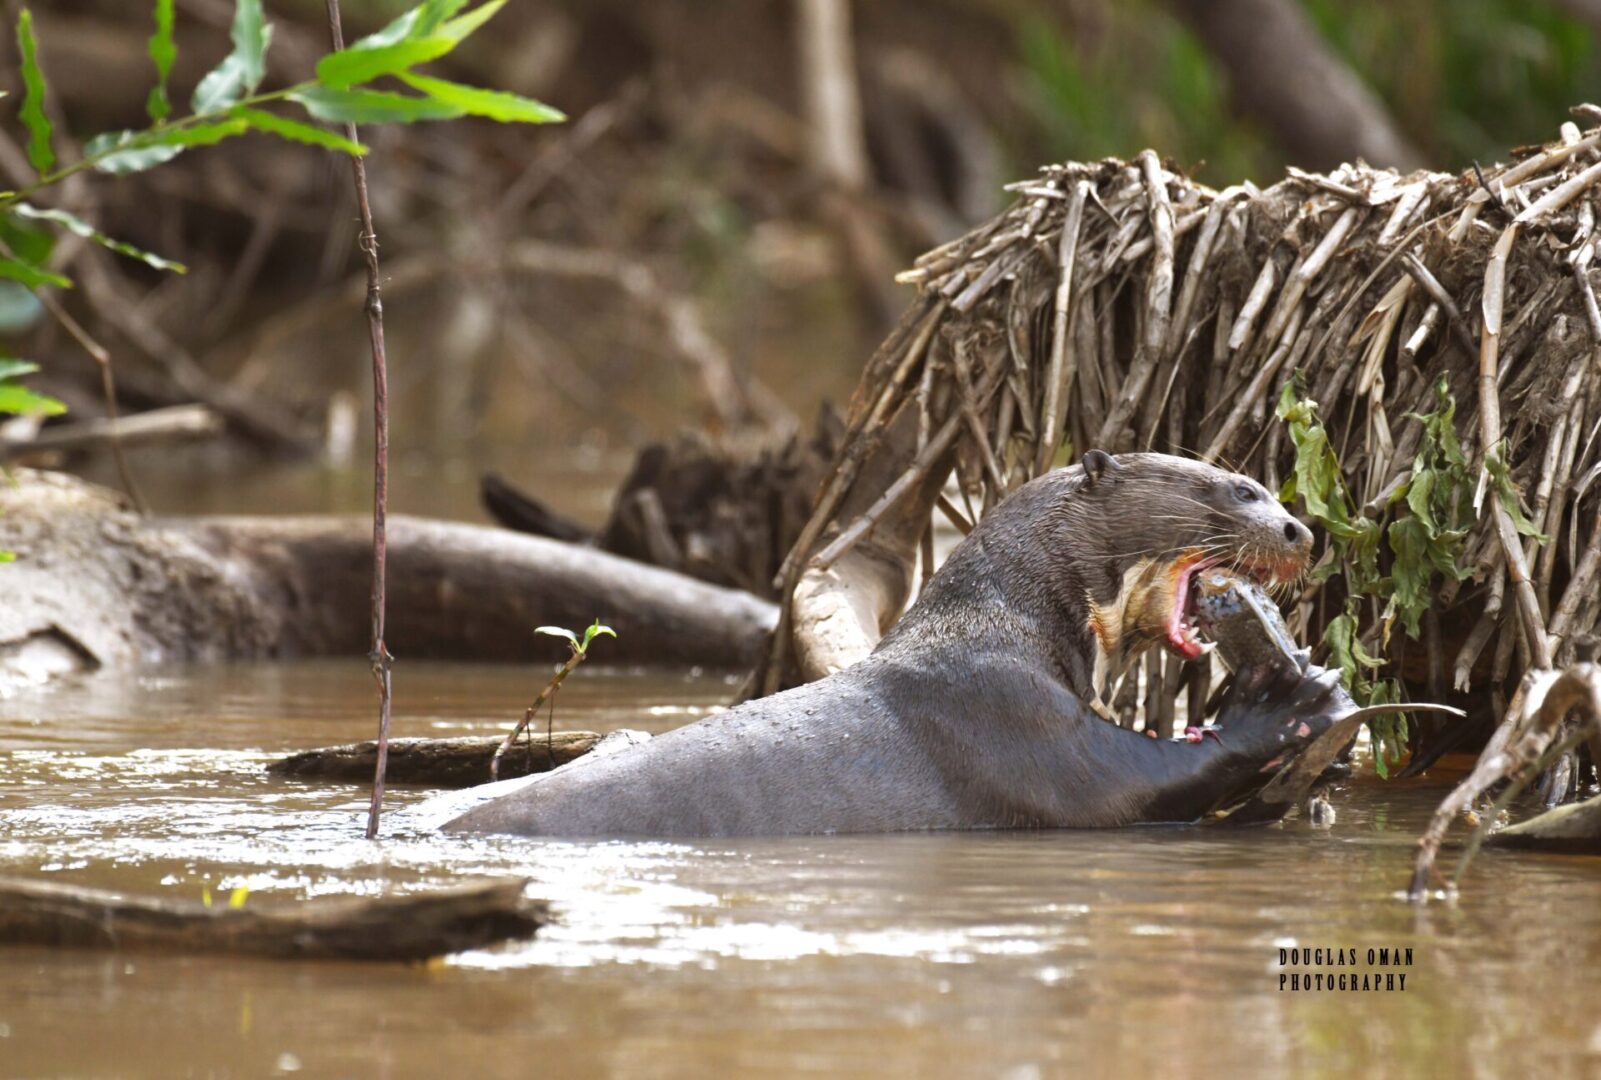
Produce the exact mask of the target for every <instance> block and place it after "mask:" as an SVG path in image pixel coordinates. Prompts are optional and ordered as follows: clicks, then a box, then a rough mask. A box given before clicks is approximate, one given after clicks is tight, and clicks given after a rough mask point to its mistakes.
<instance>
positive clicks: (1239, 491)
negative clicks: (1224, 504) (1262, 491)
mask: <svg viewBox="0 0 1601 1080" xmlns="http://www.w3.org/2000/svg"><path fill="white" fill-rule="evenodd" d="M1234 497H1235V498H1236V499H1238V500H1240V501H1241V502H1256V501H1257V500H1258V499H1260V498H1261V496H1260V495H1258V494H1257V493H1256V489H1255V488H1254V487H1252V486H1251V485H1250V484H1235V485H1234Z"/></svg>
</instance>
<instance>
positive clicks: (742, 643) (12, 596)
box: [0, 469, 776, 668]
mask: <svg viewBox="0 0 1601 1080" xmlns="http://www.w3.org/2000/svg"><path fill="white" fill-rule="evenodd" d="M14 476H15V479H16V483H15V484H8V485H3V486H0V551H5V550H9V551H13V552H15V553H16V555H17V561H16V562H15V563H13V564H10V565H8V566H7V567H6V569H5V603H4V604H3V605H0V664H3V662H4V657H5V655H6V650H5V648H4V647H5V646H8V645H13V644H15V643H21V642H26V641H29V640H30V639H36V638H40V637H44V636H54V637H56V638H59V639H60V640H61V641H64V642H65V643H66V644H67V645H68V646H69V647H70V648H71V649H72V650H76V652H77V653H80V654H81V656H82V658H83V660H84V663H85V664H86V665H87V666H91V667H92V666H95V665H128V664H138V663H157V662H162V661H171V660H216V659H229V658H247V659H248V658H279V657H295V656H364V655H365V654H366V651H367V647H368V641H367V636H368V633H369V631H370V627H369V626H368V624H367V621H366V614H365V613H366V610H367V598H368V590H369V589H370V588H371V581H370V579H369V560H370V558H371V534H370V530H371V525H370V523H369V522H368V521H366V520H365V519H363V518H358V517H354V516H350V517H345V516H304V517H197V518H165V519H163V518H141V517H139V516H138V515H137V514H135V513H133V512H132V511H131V510H130V509H129V508H128V507H127V506H126V505H125V504H124V503H123V502H122V501H121V500H120V499H118V498H117V497H116V496H115V495H113V494H112V493H110V492H108V491H105V490H104V489H101V488H97V487H95V486H93V485H90V484H86V483H84V482H82V481H79V480H76V479H74V478H72V477H68V476H64V475H61V474H55V473H42V472H35V471H32V470H27V469H19V470H16V471H15V473H14ZM389 573H390V584H389V635H388V642H389V646H390V648H391V649H392V650H393V651H394V652H395V654H396V655H398V656H401V657H404V658H407V659H425V658H434V659H463V660H496V661H535V660H548V659H551V654H552V650H553V649H554V648H555V646H554V645H553V644H552V643H551V642H550V640H549V639H545V638H539V637H536V636H535V635H534V633H533V628H534V627H535V626H536V625H540V624H556V625H564V626H582V625H586V624H588V623H589V622H590V620H592V619H595V618H600V619H601V620H602V621H604V622H606V623H608V624H609V625H611V626H612V627H614V628H615V629H616V631H617V634H618V638H617V640H616V641H615V642H610V641H608V642H607V646H608V648H607V650H606V657H607V659H608V661H615V662H619V663H641V662H649V663H661V664H700V665H704V666H708V667H724V668H739V667H749V666H750V665H752V664H753V663H754V662H755V661H756V659H757V657H758V655H759V653H760V651H761V649H762V647H763V645H764V644H765V642H766V638H767V633H768V631H769V630H770V628H771V627H772V626H773V624H774V622H775V621H776V612H775V610H774V608H773V607H772V605H770V604H768V603H766V602H764V601H762V600H759V599H757V598H755V597H753V596H750V595H748V594H746V593H743V592H738V591H735V590H731V589H722V588H718V587H716V586H712V585H708V584H705V583H704V582H700V581H696V580H694V579H692V578H689V577H686V576H684V575H681V574H675V573H672V572H670V571H667V570H662V569H658V568H656V567H651V566H644V565H642V564H640V563H636V562H632V561H629V560H627V559H621V558H618V557H616V556H613V555H607V554H605V553H603V552H597V551H593V550H591V549H588V548H582V547H575V546H572V545H568V544H561V543H557V542H555V541H551V540H542V539H537V538H535V537H529V536H521V535H517V534H514V533H509V532H506V531H504V530H501V529H493V528H486V527H483V526H477V525H466V524H458V523H453V522H443V521H427V520H423V519H420V518H414V517H406V516H397V517H393V518H391V519H390V528H389Z"/></svg>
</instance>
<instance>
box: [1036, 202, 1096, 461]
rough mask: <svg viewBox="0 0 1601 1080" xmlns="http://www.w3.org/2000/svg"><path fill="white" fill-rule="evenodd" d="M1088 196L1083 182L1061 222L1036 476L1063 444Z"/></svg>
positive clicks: (1071, 378) (1068, 205)
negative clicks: (1074, 301) (1080, 245)
mask: <svg viewBox="0 0 1601 1080" xmlns="http://www.w3.org/2000/svg"><path fill="white" fill-rule="evenodd" d="M1089 193H1090V184H1089V181H1087V180H1080V181H1079V182H1078V183H1077V184H1075V185H1073V196H1072V201H1071V202H1069V203H1068V204H1067V216H1066V218H1064V219H1063V221H1062V237H1061V243H1060V244H1059V245H1058V249H1057V261H1056V274H1057V278H1056V296H1055V298H1054V300H1053V303H1052V309H1051V360H1050V367H1049V369H1048V370H1047V372H1046V375H1045V408H1044V410H1043V411H1044V413H1045V415H1044V416H1043V417H1041V418H1040V428H1041V432H1040V444H1039V447H1038V449H1037V450H1036V451H1035V454H1034V472H1035V474H1036V475H1038V474H1039V473H1043V472H1044V471H1045V467H1046V466H1047V465H1048V464H1050V461H1051V456H1052V455H1053V454H1055V453H1056V446H1057V444H1058V443H1060V442H1061V441H1062V408H1063V402H1062V398H1063V395H1064V394H1066V392H1067V387H1068V386H1069V385H1070V384H1071V383H1072V381H1073V371H1072V369H1070V368H1069V367H1068V365H1067V355H1068V331H1069V329H1070V322H1071V320H1070V318H1069V315H1070V312H1071V308H1070V307H1069V304H1070V303H1071V301H1072V297H1073V264H1074V262H1075V261H1076V260H1077V258H1078V235H1079V230H1080V228H1081V225H1082V221H1083V218H1084V201H1085V200H1086V199H1087V198H1088V197H1089Z"/></svg>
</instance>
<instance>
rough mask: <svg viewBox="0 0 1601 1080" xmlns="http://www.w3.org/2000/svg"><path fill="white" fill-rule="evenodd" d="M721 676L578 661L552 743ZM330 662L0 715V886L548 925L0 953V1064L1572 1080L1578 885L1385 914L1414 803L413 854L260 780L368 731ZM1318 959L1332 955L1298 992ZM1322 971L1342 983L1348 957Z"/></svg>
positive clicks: (290, 788)
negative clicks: (401, 959) (474, 907)
mask: <svg viewBox="0 0 1601 1080" xmlns="http://www.w3.org/2000/svg"><path fill="white" fill-rule="evenodd" d="M543 677H544V676H543V674H542V672H540V671H535V670H531V669H526V668H510V667H486V666H471V665H444V664H415V663H408V664H404V665H402V666H401V667H400V668H399V669H398V670H397V677H396V688H397V725H396V726H397V733H398V734H403V735H429V734H433V735H449V734H467V733H475V732H479V733H487V732H490V731H493V730H496V729H497V728H498V727H499V726H500V725H502V724H504V723H505V722H507V721H509V720H510V719H512V718H514V717H516V716H517V715H520V713H521V709H522V706H523V704H524V703H525V702H526V700H527V699H528V698H529V696H530V695H531V692H532V691H534V690H536V689H537V686H538V684H539V683H540V682H542V680H543ZM730 689H731V688H730V685H729V683H728V680H727V678H726V677H724V676H722V675H720V674H717V673H682V672H661V671H647V670H622V669H605V668H601V667H599V666H595V667H588V668H585V669H581V670H580V671H579V673H578V674H577V675H576V676H574V678H573V679H572V680H570V681H569V683H568V686H567V688H566V689H564V690H563V691H562V694H561V696H560V699H559V702H558V705H557V710H556V717H555V723H556V725H557V727H558V729H561V728H587V729H596V730H610V729H612V728H616V727H641V728H647V729H651V730H656V731H661V730H666V729H668V728H671V727H673V726H676V725H678V724H680V723H684V722H688V721H690V720H693V719H695V718H697V717H699V716H702V715H706V714H707V713H708V712H710V711H712V710H714V709H716V708H717V707H718V706H719V704H720V703H721V701H722V700H723V699H724V698H725V696H726V695H727V694H728V693H729V692H730ZM371 717H372V696H371V687H370V682H369V680H368V678H367V676H366V674H365V671H364V670H363V668H362V666H361V665H360V664H359V663H348V662H320V663H295V664H249V665H221V666H213V667H204V668H179V669H163V670H162V671H160V672H158V673H146V674H119V675H102V676H97V677H93V678H89V679H86V680H83V681H80V682H76V683H73V684H69V685H67V686H65V687H62V688H59V689H54V690H49V691H30V692H28V693H26V694H21V695H18V696H15V697H12V698H10V699H8V700H5V701H0V824H3V830H0V873H4V874H20V875H26V876H30V877H38V878H45V879H49V880H56V881H64V882H75V883H81V884H89V885H99V886H108V887H114V888H123V889H127V890H130V891H141V892H161V893H167V894H171V895H176V896H188V897H196V898H197V897H199V895H200V894H201V891H202V890H203V889H208V888H209V889H210V890H212V891H213V892H214V893H223V892H226V891H228V890H230V889H233V888H235V887H239V886H244V887H247V888H248V890H249V892H248V898H247V900H246V902H247V903H249V904H261V905H267V904H273V903H285V902H293V901H294V900H295V899H297V898H300V897H306V896H313V895H322V894H335V893H368V892H376V891H379V890H381V889H386V888H407V889H409V888H419V887H426V886H428V885H433V884H439V883H444V882H448V881H451V880H453V879H455V878H457V877H459V876H461V875H468V874H494V875H518V876H522V877H526V878H527V879H528V880H529V881H530V885H529V891H530V894H531V895H535V896H539V897H544V898H547V899H549V900H551V901H552V902H553V903H554V905H555V909H556V912H557V915H558V917H559V921H558V922H557V923H556V924H555V925H553V926H551V927H549V928H547V929H546V930H545V931H543V932H542V933H541V934H540V936H539V937H538V938H537V939H536V940H534V941H532V942H529V943H524V944H518V945H512V946H507V947H503V948H498V949H493V950H486V951H480V952H472V953H467V954H463V955H458V956H455V957H452V958H450V959H449V960H447V961H444V962H441V963H436V964H433V965H428V966H416V967H395V966H381V965H379V966H374V965H358V964H344V963H328V962H318V963H287V962H271V961H254V960H239V959H210V958H204V957H187V958H175V957H156V956H141V955H129V956H115V955H107V954H98V953H90V952H65V951H63V952H47V951H42V950H18V949H11V950H5V951H0V1075H4V1076H45V1075H75V1076H79V1075H87V1076H112V1075H130V1076H139V1075H145V1076H175V1075H207V1074H218V1075H235V1076H261V1075H271V1074H274V1073H290V1072H294V1071H303V1072H304V1073H305V1074H307V1075H319V1076H320V1075H362V1076H457V1075H485V1076H489V1075H509V1074H516V1075H541V1076H572V1075H584V1074H589V1073H597V1072H615V1073H626V1074H628V1075H642V1076H656V1075H660V1076H669V1075H672V1076H678V1075H682V1076H710V1075H735V1074H738V1075H764V1074H767V1075H777V1074H793V1073H817V1074H827V1075H861V1076H882V1075H917V1076H931V1077H939V1076H975V1075H978V1076H1001V1077H1012V1078H1028V1077H1037V1076H1050V1075H1068V1074H1072V1075H1080V1074H1118V1075H1130V1074H1133V1073H1137V1072H1140V1071H1143V1070H1147V1069H1161V1070H1164V1072H1165V1073H1170V1074H1176V1075H1179V1076H1190V1075H1195V1076H1201V1075H1216V1074H1218V1073H1220V1072H1222V1073H1241V1074H1245V1073H1261V1074H1268V1075H1282V1074H1284V1073H1285V1072H1286V1071H1288V1070H1292V1069H1293V1070H1297V1071H1302V1072H1309V1073H1312V1074H1314V1075H1316V1074H1334V1073H1342V1074H1343V1073H1351V1072H1360V1073H1371V1072H1394V1073H1431V1074H1432V1073H1439V1074H1449V1075H1485V1076H1505V1075H1508V1074H1514V1073H1517V1072H1523V1071H1535V1070H1538V1071H1539V1072H1540V1074H1541V1075H1552V1076H1562V1075H1580V1074H1586V1073H1588V1074H1592V1075H1593V1074H1594V1072H1595V1070H1596V1069H1597V1068H1598V1067H1601V1014H1598V1013H1597V1011H1596V1009H1595V1007H1594V1003H1595V1002H1596V1001H1597V1000H1601V862H1598V861H1596V860H1587V859H1582V858H1565V857H1555V856H1538V855H1527V854H1508V853H1498V852H1490V853H1486V854H1485V855H1483V856H1482V857H1481V858H1480V861H1479V862H1478V863H1477V864H1475V869H1474V870H1473V872H1472V873H1471V874H1470V876H1469V879H1468V882H1467V885H1466V890H1465V895H1464V898H1463V899H1461V900H1460V901H1459V902H1457V903H1455V904H1454V905H1433V906H1431V907H1429V908H1427V909H1425V910H1422V911H1419V910H1416V909H1414V908H1412V907H1410V906H1408V905H1406V904H1405V903H1402V902H1400V901H1399V900H1398V899H1397V898H1396V890H1397V889H1398V888H1400V887H1401V886H1402V885H1403V884H1404V882H1405V881H1406V878H1407V871H1408V866H1409V863H1410V859H1411V854H1412V849H1413V841H1414V839H1415V837H1416V835H1417V833H1418V831H1419V829H1420V827H1421V825H1422V822H1423V820H1424V819H1425V817H1426V816H1427V813H1428V811H1429V810H1430V809H1431V808H1432V806H1433V805H1434V803H1435V802H1436V801H1437V800H1438V798H1439V795H1440V794H1441V792H1442V790H1443V788H1444V781H1443V780H1434V781H1430V782H1425V783H1422V784H1414V785H1411V786H1405V787H1403V786H1395V785H1390V786H1386V785H1383V784H1380V783H1378V782H1374V781H1367V782H1359V783H1356V784H1354V785H1352V786H1351V787H1349V788H1348V789H1346V790H1344V791H1342V792H1340V793H1339V794H1338V795H1337V796H1336V798H1335V804H1336V806H1337V807H1338V810H1339V820H1338V822H1337V823H1336V825H1335V826H1334V827H1333V828H1332V829H1327V830H1318V829H1313V828H1311V827H1309V826H1306V825H1304V824H1300V823H1294V822H1292V823H1289V824H1287V825H1283V826H1278V827H1273V828H1268V829H1260V830H1252V831H1248V832H1239V833H1230V832H1227V831H1223V830H1200V829H1137V830H1120V831H1113V832H1094V833H1069V832H1054V833H1039V834H1026V833H1014V834H992V835H981V834H964V835H915V836H887V837H835V838H810V839H784V840H740V841H722V840H720V841H715V842H709V843H660V842H658V843H641V842H596V843H571V842H546V841H538V840H524V839H508V838H491V839H476V840H464V839H459V838H443V839H442V838H438V837H434V836H430V835H426V834H423V833H419V832H418V831H417V830H416V829H415V828H414V827H412V826H410V825H408V824H407V823H406V821H405V820H404V819H405V817H406V815H405V812H404V808H405V807H408V806H414V805H416V804H417V803H418V802H419V801H420V800H422V799H423V798H425V797H426V796H427V795H428V794H430V793H428V792H424V791H419V790H416V789H400V790H397V791H395V792H394V794H393V797H392V798H391V800H390V806H391V807H392V808H394V809H396V810H398V811H400V812H399V813H396V814H394V815H393V816H392V817H391V818H390V819H389V824H388V826H387V828H386V835H385V838H384V839H383V840H382V841H381V842H380V843H377V844H369V843H367V842H364V841H362V840H361V839H360V838H359V834H360V827H361V820H362V815H363V812H364V807H365V791H364V790H363V789H362V788H360V787H358V786H355V785H320V784H319V785H312V784H306V783H300V782H294V781H279V780H272V779H269V778H267V777H266V776H265V775H264V774H263V772H262V766H263V765H264V764H265V763H266V762H268V761H270V760H272V759H273V758H274V757H275V756H277V755H279V754H281V753H283V752H286V751H290V750H295V749H301V748H305V747H309V746H316V745H326V744H330V743H336V742H343V741H350V740H353V739H358V738H366V737H370V734H371V733H370V727H371V724H372V719H371ZM1291 945H1296V946H1305V947H1312V946H1322V947H1326V948H1353V949H1357V950H1359V954H1360V955H1362V956H1365V950H1366V949H1367V948H1369V947H1374V948H1378V947H1388V948H1392V949H1406V948H1410V949H1412V950H1413V963H1412V965H1411V966H1410V967H1405V968H1400V967H1395V968H1389V969H1384V970H1387V971H1389V972H1390V973H1396V974H1399V973H1404V974H1405V975H1406V990H1405V991H1404V992H1400V991H1393V992H1367V993H1363V992H1350V991H1348V992H1339V991H1323V992H1316V991H1314V992H1301V993H1291V992H1287V991H1281V990H1280V989H1279V974H1280V968H1279V966H1278V962H1277V961H1278V950H1279V949H1280V948H1281V947H1290V946H1291ZM1320 970H1322V971H1325V972H1328V973H1336V972H1339V971H1340V970H1341V969H1339V968H1334V967H1328V968H1323V969H1320ZM1346 970H1349V971H1354V972H1355V973H1357V974H1359V975H1360V974H1364V973H1367V974H1372V973H1374V972H1375V971H1378V970H1380V969H1376V968H1370V967H1368V966H1367V964H1366V963H1365V961H1364V962H1362V963H1359V964H1358V965H1357V966H1356V967H1354V968H1348V969H1346Z"/></svg>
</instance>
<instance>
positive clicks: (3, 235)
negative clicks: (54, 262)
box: [0, 207, 56, 266]
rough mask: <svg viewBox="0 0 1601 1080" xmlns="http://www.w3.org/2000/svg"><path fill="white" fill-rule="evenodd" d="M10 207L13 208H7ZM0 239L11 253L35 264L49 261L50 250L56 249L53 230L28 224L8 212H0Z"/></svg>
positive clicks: (39, 264) (38, 264)
mask: <svg viewBox="0 0 1601 1080" xmlns="http://www.w3.org/2000/svg"><path fill="white" fill-rule="evenodd" d="M11 209H14V208H13V207H8V208H7V210H11ZM0 240H3V241H5V245H6V247H8V248H10V249H11V254H13V255H15V256H16V257H17V258H19V259H21V260H22V261H23V262H27V263H33V264H34V265H35V266H41V265H43V264H44V263H46V262H49V261H50V254H51V252H53V251H55V249H56V234H55V232H54V231H53V230H50V229H44V228H40V227H39V226H37V225H30V224H28V223H27V222H24V221H22V220H21V219H20V218H19V217H17V216H16V215H14V214H11V213H8V212H0Z"/></svg>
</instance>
